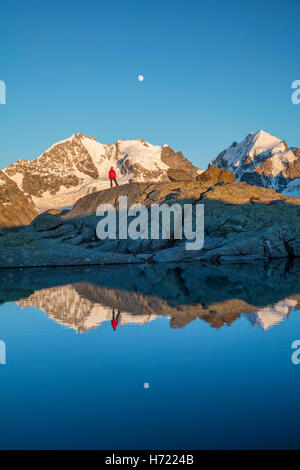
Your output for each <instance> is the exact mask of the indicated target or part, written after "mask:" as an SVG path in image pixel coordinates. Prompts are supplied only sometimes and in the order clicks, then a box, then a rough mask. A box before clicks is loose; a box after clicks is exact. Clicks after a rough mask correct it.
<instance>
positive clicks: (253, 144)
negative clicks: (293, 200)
mask: <svg viewBox="0 0 300 470" xmlns="http://www.w3.org/2000/svg"><path fill="white" fill-rule="evenodd" d="M298 152H299V149H294V148H291V149H289V148H288V146H287V144H286V142H285V141H284V140H280V139H278V138H277V137H274V136H273V135H271V134H269V133H268V132H265V131H264V130H262V129H261V130H260V131H258V132H256V133H253V132H250V133H249V134H248V135H247V136H246V138H245V139H244V140H243V141H242V142H240V143H237V142H233V143H232V144H231V146H230V147H228V148H227V149H226V150H224V151H223V152H221V153H220V154H219V155H218V156H217V157H216V158H215V159H213V160H212V161H211V162H210V163H209V166H212V165H215V166H219V167H220V168H222V169H225V168H227V169H229V170H230V171H232V172H233V173H234V174H235V175H236V178H237V180H239V181H246V182H247V183H250V184H255V185H258V186H265V187H273V188H274V189H276V190H277V191H280V192H282V191H284V192H286V193H287V194H289V193H290V192H289V188H290V187H292V186H293V188H294V189H295V187H296V188H297V184H299V183H300V181H298V183H297V182H296V183H295V180H297V179H299V177H300V158H299V157H300V156H299V154H298ZM290 185H291V186H290Z"/></svg>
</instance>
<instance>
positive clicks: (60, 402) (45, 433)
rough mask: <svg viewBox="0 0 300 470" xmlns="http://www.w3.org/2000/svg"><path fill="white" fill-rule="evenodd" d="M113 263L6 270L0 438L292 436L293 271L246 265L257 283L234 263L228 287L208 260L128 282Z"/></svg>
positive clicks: (177, 442)
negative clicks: (207, 266) (86, 268)
mask: <svg viewBox="0 0 300 470" xmlns="http://www.w3.org/2000/svg"><path fill="white" fill-rule="evenodd" d="M114 269H115V271H114V275H115V278H114V279H112V278H111V277H110V276H108V277H107V278H106V277H105V276H106V271H105V272H104V271H103V273H101V276H100V277H101V279H100V278H99V279H98V280H97V282H96V280H95V276H94V275H93V278H94V283H91V279H86V277H88V276H89V275H90V274H91V273H90V274H88V273H85V275H84V279H83V278H82V277H81V274H80V275H78V273H76V270H75V271H74V272H73V274H72V276H71V277H70V276H69V275H66V278H65V279H64V282H61V281H62V279H63V276H64V274H63V272H62V271H59V272H58V271H57V278H56V282H55V285H49V284H48V281H49V279H46V278H45V279H43V274H42V273H41V272H40V271H38V276H33V277H32V273H31V274H30V273H29V272H28V271H26V279H25V278H23V280H20V279H17V277H16V276H18V274H17V273H16V274H11V276H8V273H7V275H6V276H5V277H4V278H3V279H4V281H3V283H2V285H1V288H0V292H1V300H5V299H4V298H3V297H4V293H5V296H6V300H10V302H6V303H3V304H2V305H0V339H1V340H3V341H5V344H6V353H7V358H6V359H7V364H6V365H0V380H1V387H0V400H1V411H0V419H1V429H0V446H1V447H2V448H22V447H23V448H106V449H114V448H121V449H122V448H174V449H176V448H297V447H299V442H300V433H299V419H300V403H299V392H300V380H299V374H300V365H299V366H296V365H293V363H292V361H291V356H292V354H293V352H294V350H293V349H292V348H291V345H292V343H293V341H294V340H296V339H300V311H299V295H298V294H297V292H299V291H297V286H298V276H297V271H293V272H291V275H290V277H289V275H287V276H285V277H284V279H283V277H282V276H281V274H280V273H279V271H278V269H276V270H274V271H275V273H274V276H275V277H272V278H271V279H270V278H269V277H267V278H265V277H264V276H263V275H262V277H261V279H260V282H258V280H259V277H258V276H257V275H256V284H257V285H258V287H257V289H256V288H255V283H254V278H255V276H254V277H253V282H252V278H251V276H250V275H249V276H248V280H247V281H246V280H245V281H243V282H241V273H239V277H238V279H239V284H238V288H237V278H236V277H235V276H236V275H235V274H234V273H232V276H231V278H230V279H229V281H228V282H227V287H226V288H225V286H224V285H222V282H223V284H225V280H224V278H222V279H223V281H222V282H221V280H219V281H218V278H212V277H211V276H209V275H208V274H207V273H206V274H205V279H204V278H203V272H204V271H201V272H198V271H194V272H193V279H192V280H190V276H189V277H188V280H187V281H184V282H182V279H185V276H186V274H187V272H186V271H185V270H183V271H181V270H179V271H178V270H177V271H176V270H171V271H170V272H166V271H163V274H164V278H159V272H156V271H155V272H152V271H151V272H147V273H145V275H144V277H143V276H142V274H141V271H138V273H139V274H140V280H139V282H137V281H136V279H137V278H138V276H136V275H135V276H133V277H132V279H131V280H130V276H131V275H132V272H131V270H130V269H127V271H126V272H127V278H126V279H125V280H124V283H125V284H126V283H127V289H125V288H124V285H123V289H120V288H119V289H118V288H114V287H113V286H112V285H111V284H112V283H113V282H117V283H118V284H119V286H120V281H119V279H120V278H119V277H118V275H119V274H118V272H117V271H116V268H114ZM224 272H225V271H224ZM108 273H110V274H111V273H112V271H108ZM123 273H124V271H123ZM278 273H279V274H280V275H279V276H278ZM50 274H51V273H50ZM92 274H93V273H92ZM154 274H155V275H154ZM223 274H224V273H223ZM76 276H77V277H76ZM50 277H51V279H50V281H51V282H54V281H53V277H52V276H50ZM74 277H75V279H74ZM122 277H124V276H123V274H122ZM246 277H247V276H245V278H246ZM71 278H72V279H71ZM163 279H164V280H163ZM220 279H221V278H220ZM227 279H228V278H227ZM68 280H69V282H68ZM199 280H201V282H199ZM275 280H276V282H275ZM70 281H72V282H70ZM230 281H231V284H232V285H230ZM147 283H148V284H149V283H150V284H151V285H150V287H149V285H147ZM268 283H269V284H268ZM37 284H39V289H35V290H34V292H32V291H31V292H30V289H29V286H30V285H32V286H33V285H37ZM197 284H198V285H199V287H198V290H196V291H195V290H194V289H195V285H197ZM216 284H219V287H218V289H216V288H215V286H216ZM268 285H269V286H274V288H273V290H272V287H270V289H269V291H267V286H268ZM4 287H5V290H4ZM120 287H122V285H121V286H120ZM129 287H130V289H131V290H129ZM20 289H23V290H24V292H23V295H20V294H21V292H20ZM255 289H256V290H255ZM171 290H172V292H171ZM254 290H255V292H254ZM158 293H160V295H158ZM254 294H255V295H254ZM189 299H193V302H190V303H188V300H189ZM24 307H26V308H24ZM118 311H119V316H118ZM44 312H45V313H44ZM113 320H114V321H118V324H117V327H116V329H114V328H112V323H111V322H112V321H113ZM152 320H153V321H152ZM170 326H171V328H170ZM253 326H255V328H254V327H253ZM75 331H86V332H87V334H83V335H76V334H74V333H75ZM148 385H149V388H147V387H148ZM148 392H149V393H148Z"/></svg>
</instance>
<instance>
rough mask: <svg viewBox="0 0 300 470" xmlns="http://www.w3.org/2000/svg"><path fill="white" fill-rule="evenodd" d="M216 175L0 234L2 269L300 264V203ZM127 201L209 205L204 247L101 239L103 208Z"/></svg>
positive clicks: (129, 191)
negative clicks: (284, 261) (201, 263)
mask: <svg viewBox="0 0 300 470" xmlns="http://www.w3.org/2000/svg"><path fill="white" fill-rule="evenodd" d="M218 171H220V170H219V169H218ZM218 171H217V172H216V170H215V169H214V167H212V168H210V169H209V170H207V171H206V172H204V173H202V175H200V176H198V178H197V180H193V181H173V182H166V183H164V182H161V183H131V184H125V185H121V186H119V187H116V188H115V187H114V188H111V189H106V190H102V191H98V192H95V193H92V194H89V195H87V196H85V197H83V198H81V199H79V200H78V201H77V203H76V204H75V205H74V207H73V209H72V210H70V211H59V210H50V211H47V212H46V213H43V214H41V215H39V216H38V217H37V218H36V219H35V220H33V222H32V223H31V224H30V225H27V226H22V227H19V228H14V229H13V230H7V231H2V232H0V267H1V268H11V267H37V266H76V265H102V264H103V265H107V264H131V263H132V264H136V263H145V262H147V263H165V262H178V261H186V262H191V261H206V262H210V263H215V264H224V263H241V262H255V261H257V260H270V259H277V258H289V259H293V258H297V257H299V256H300V223H299V220H300V218H299V216H300V198H292V197H286V196H284V195H282V194H280V193H276V192H275V191H274V190H272V189H267V188H262V187H257V186H251V185H248V184H247V183H245V182H244V183H237V182H234V181H230V180H231V179H232V178H229V182H227V181H226V177H224V178H222V179H221V182H220V174H219V172H218ZM216 173H217V174H216ZM228 173H230V172H228ZM224 176H226V175H224ZM229 176H230V175H229ZM224 179H225V181H224ZM122 195H123V196H124V195H126V196H127V198H128V205H132V204H136V203H142V204H144V205H145V206H146V207H147V208H148V210H149V208H150V206H151V204H153V203H155V204H162V203H165V204H168V205H171V204H173V203H177V204H179V205H180V206H183V205H184V204H187V203H189V204H192V205H193V209H194V208H195V207H196V204H199V203H201V204H204V217H205V222H204V228H205V236H204V246H203V248H202V249H201V250H191V251H188V250H186V249H185V241H186V240H184V239H182V240H176V239H174V236H173V234H172V233H171V237H170V239H168V240H165V239H158V240H151V239H144V240H142V239H139V240H131V239H126V240H123V239H116V240H108V239H106V240H99V239H98V238H97V236H96V226H97V223H98V222H99V217H98V216H96V209H97V207H98V206H99V204H104V203H110V204H112V205H113V206H114V207H115V208H116V210H118V198H119V197H120V196H122Z"/></svg>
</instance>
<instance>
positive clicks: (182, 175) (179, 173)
mask: <svg viewBox="0 0 300 470" xmlns="http://www.w3.org/2000/svg"><path fill="white" fill-rule="evenodd" d="M167 174H168V178H169V179H170V181H175V182H180V181H193V180H194V178H193V177H192V175H190V174H189V173H187V172H186V171H184V170H180V169H170V170H168V171H167Z"/></svg>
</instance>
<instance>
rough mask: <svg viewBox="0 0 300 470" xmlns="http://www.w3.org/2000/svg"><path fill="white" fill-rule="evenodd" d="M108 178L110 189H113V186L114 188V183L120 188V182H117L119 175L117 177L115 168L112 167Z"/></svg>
mask: <svg viewBox="0 0 300 470" xmlns="http://www.w3.org/2000/svg"><path fill="white" fill-rule="evenodd" d="M108 176H109V180H110V187H111V188H112V186H113V182H114V183H115V185H116V186H119V185H118V182H117V175H116V172H115V170H114V169H113V167H111V169H110V170H109V173H108Z"/></svg>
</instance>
